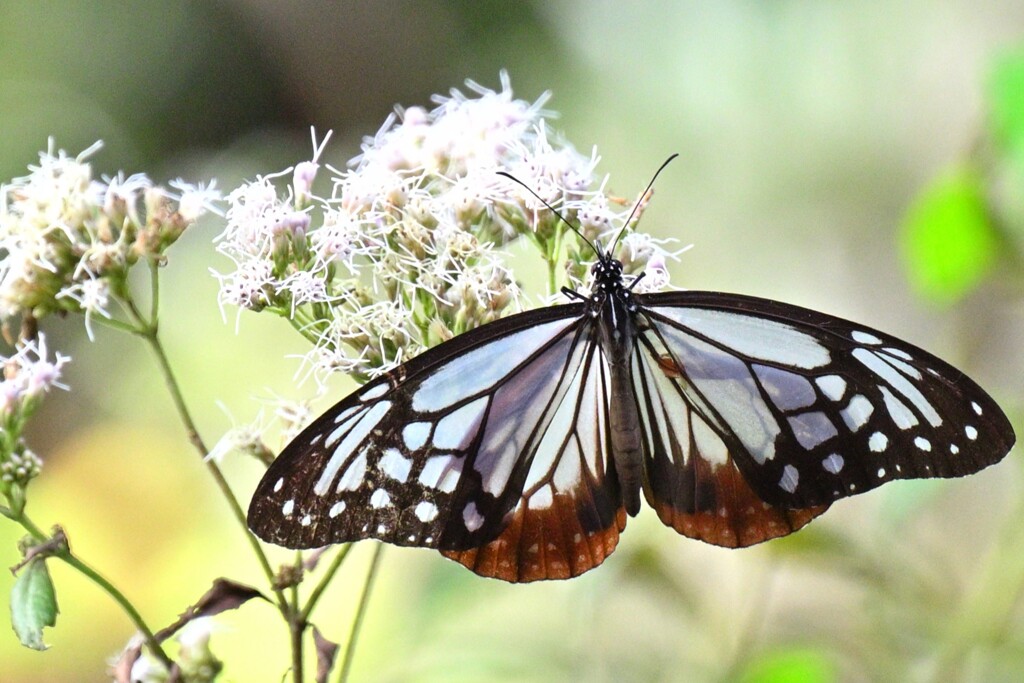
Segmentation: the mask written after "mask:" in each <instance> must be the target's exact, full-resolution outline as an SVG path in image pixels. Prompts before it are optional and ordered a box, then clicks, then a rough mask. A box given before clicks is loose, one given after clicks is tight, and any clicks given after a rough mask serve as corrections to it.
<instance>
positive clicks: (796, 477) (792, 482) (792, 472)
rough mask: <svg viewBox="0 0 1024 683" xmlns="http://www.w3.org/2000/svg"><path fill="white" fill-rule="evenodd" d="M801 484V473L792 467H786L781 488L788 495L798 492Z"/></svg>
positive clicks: (780, 484)
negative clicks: (797, 489)
mask: <svg viewBox="0 0 1024 683" xmlns="http://www.w3.org/2000/svg"><path fill="white" fill-rule="evenodd" d="M799 482H800V472H798V471H797V469H796V468H795V467H793V466H792V465H786V466H785V467H784V468H783V469H782V479H780V480H779V487H780V488H781V489H782V490H783V491H786V492H788V493H793V492H794V491H796V486H797V484H798V483H799Z"/></svg>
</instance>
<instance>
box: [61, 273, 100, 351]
mask: <svg viewBox="0 0 1024 683" xmlns="http://www.w3.org/2000/svg"><path fill="white" fill-rule="evenodd" d="M65 297H66V298H69V299H72V300H73V301H76V302H77V303H78V305H79V306H81V307H82V311H84V312H85V331H86V334H88V335H89V341H95V336H94V335H93V331H92V316H93V315H96V314H99V315H101V316H103V317H104V318H107V319H108V320H109V319H110V311H108V310H107V306H108V305H109V303H110V284H109V283H108V282H107V281H106V280H101V279H99V278H95V277H94V278H89V279H86V280H82V281H81V282H75V283H73V284H71V285H68V286H67V287H65V288H64V289H62V290H61V291H59V292H58V293H57V298H58V299H60V298H65Z"/></svg>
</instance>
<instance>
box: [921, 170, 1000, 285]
mask: <svg viewBox="0 0 1024 683" xmlns="http://www.w3.org/2000/svg"><path fill="white" fill-rule="evenodd" d="M902 232H903V235H902V238H903V239H902V246H903V259H904V262H905V264H906V268H907V271H908V276H909V278H910V283H911V285H912V286H913V287H914V289H916V290H917V291H918V293H920V294H921V295H923V296H924V297H926V298H928V299H931V300H933V301H936V302H939V303H944V304H949V303H953V302H955V301H957V300H958V299H960V298H962V297H963V296H964V295H966V294H967V293H968V292H970V291H971V290H972V289H973V288H974V287H976V286H977V285H978V283H979V282H980V281H981V280H982V279H983V278H984V277H985V276H986V275H987V274H988V272H989V271H990V270H991V268H992V265H993V262H994V261H995V257H996V254H997V250H998V245H997V238H996V234H995V231H994V230H993V228H992V226H991V224H990V222H989V219H988V212H987V210H986V205H985V195H984V190H983V187H982V182H981V179H980V178H979V176H978V174H977V173H976V172H974V171H973V170H972V169H970V168H964V167H960V168H953V169H950V170H948V171H946V172H945V173H943V174H941V175H939V176H938V177H937V178H935V179H934V180H933V181H932V182H931V184H930V185H929V186H928V187H926V188H925V189H924V191H922V192H921V194H920V195H918V197H917V199H916V200H915V201H914V203H913V204H912V205H911V207H910V210H909V211H908V212H907V216H906V218H905V219H904V222H903V228H902Z"/></svg>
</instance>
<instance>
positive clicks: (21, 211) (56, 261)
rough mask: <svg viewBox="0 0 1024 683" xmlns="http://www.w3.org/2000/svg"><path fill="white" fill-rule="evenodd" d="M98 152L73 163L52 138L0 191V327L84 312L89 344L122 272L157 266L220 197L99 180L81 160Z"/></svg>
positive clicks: (141, 181)
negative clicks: (144, 261)
mask: <svg viewBox="0 0 1024 683" xmlns="http://www.w3.org/2000/svg"><path fill="white" fill-rule="evenodd" d="M100 147H101V145H100V143H96V144H94V145H93V146H91V147H89V148H88V149H86V150H85V151H83V152H82V153H81V154H79V155H78V156H75V157H71V156H69V155H68V154H67V153H66V152H64V151H63V150H58V151H56V152H55V151H54V149H53V141H52V140H51V141H50V146H49V149H48V150H47V151H46V152H42V153H40V155H39V165H38V166H30V167H29V174H28V175H27V176H24V177H22V178H17V179H15V180H13V181H11V183H10V184H5V185H3V186H0V195H2V196H3V202H2V204H0V320H3V321H7V320H10V319H11V318H14V317H18V316H21V317H25V316H30V317H33V318H42V317H43V316H45V315H47V314H49V313H52V312H54V311H71V312H77V313H84V314H85V322H86V328H87V329H88V330H89V335H90V337H91V336H92V327H91V322H92V319H93V317H94V316H97V315H99V316H102V317H104V318H109V317H110V311H109V308H108V307H109V305H110V303H111V299H112V298H116V296H117V294H118V288H119V287H123V286H125V281H126V278H127V272H128V269H129V267H130V266H131V265H132V264H134V263H135V262H136V261H138V260H139V259H140V258H152V259H156V260H158V261H160V260H162V259H163V258H164V256H163V254H164V251H165V250H166V249H167V247H169V246H170V245H171V244H172V243H173V242H174V241H175V240H177V239H178V237H180V235H181V233H182V232H183V231H184V230H185V228H186V227H188V226H189V225H190V224H191V223H193V222H194V221H195V220H196V218H197V217H198V216H199V214H201V213H202V212H203V211H204V210H205V209H206V207H207V206H208V205H209V203H210V202H211V201H212V200H213V199H216V198H217V193H216V192H215V191H214V190H213V189H212V188H204V187H201V186H200V187H193V186H190V185H187V184H185V183H183V182H180V181H177V182H176V183H174V184H172V185H173V186H174V188H175V189H176V190H177V191H178V192H177V193H172V192H170V191H167V190H164V189H162V188H159V187H156V186H154V185H153V183H152V182H151V181H150V180H149V178H147V177H146V176H144V175H141V174H136V175H131V176H128V177H124V176H123V175H120V174H119V175H117V176H115V177H113V178H104V179H103V180H97V179H95V178H94V177H93V172H92V167H91V165H90V164H89V163H88V161H87V160H88V158H89V157H90V156H91V155H92V154H94V153H95V152H96V151H97V150H98V149H99V148H100ZM175 201H176V202H177V205H176V206H175Z"/></svg>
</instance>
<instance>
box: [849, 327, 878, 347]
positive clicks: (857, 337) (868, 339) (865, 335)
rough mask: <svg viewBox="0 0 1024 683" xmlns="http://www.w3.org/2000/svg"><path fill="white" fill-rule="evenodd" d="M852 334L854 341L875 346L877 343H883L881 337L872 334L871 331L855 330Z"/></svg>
mask: <svg viewBox="0 0 1024 683" xmlns="http://www.w3.org/2000/svg"><path fill="white" fill-rule="evenodd" d="M850 336H851V337H853V341H855V342H857V343H858V344H871V345H872V346H874V345H876V344H881V343H882V340H881V339H879V338H878V337H876V336H875V335H873V334H871V333H870V332H861V331H860V330H854V331H853V333H852V334H851V335H850Z"/></svg>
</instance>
